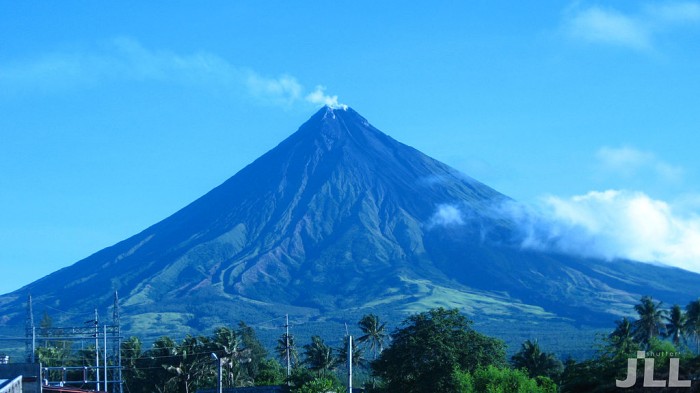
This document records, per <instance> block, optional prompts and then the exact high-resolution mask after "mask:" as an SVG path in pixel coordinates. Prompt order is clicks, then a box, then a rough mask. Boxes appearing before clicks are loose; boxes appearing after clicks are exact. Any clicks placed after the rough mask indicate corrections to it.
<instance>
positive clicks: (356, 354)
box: [336, 336, 369, 367]
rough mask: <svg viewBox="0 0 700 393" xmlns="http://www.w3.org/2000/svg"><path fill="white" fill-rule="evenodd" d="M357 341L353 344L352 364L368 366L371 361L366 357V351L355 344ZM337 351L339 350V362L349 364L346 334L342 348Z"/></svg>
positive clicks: (337, 350)
mask: <svg viewBox="0 0 700 393" xmlns="http://www.w3.org/2000/svg"><path fill="white" fill-rule="evenodd" d="M354 344H355V342H354V341H353V346H352V365H353V366H354V367H366V366H367V365H368V364H369V362H368V361H367V359H365V351H364V350H363V349H362V348H360V347H359V346H357V345H354ZM336 352H338V361H337V362H338V364H347V363H348V337H347V336H346V337H345V338H344V339H343V345H341V346H340V348H338V349H336Z"/></svg>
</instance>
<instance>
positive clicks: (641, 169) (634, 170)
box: [596, 146, 684, 182]
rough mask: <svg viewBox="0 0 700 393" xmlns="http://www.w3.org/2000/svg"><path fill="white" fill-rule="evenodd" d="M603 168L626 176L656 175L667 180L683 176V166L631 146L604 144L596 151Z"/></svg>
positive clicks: (673, 180)
mask: <svg viewBox="0 0 700 393" xmlns="http://www.w3.org/2000/svg"><path fill="white" fill-rule="evenodd" d="M596 158H597V159H598V163H599V166H600V168H601V169H602V170H604V171H606V172H608V173H611V174H615V175H620V176H624V177H632V176H638V175H640V174H644V175H645V176H649V175H651V176H654V177H656V178H658V179H660V180H663V181H666V182H678V181H680V180H681V179H682V177H683V172H684V170H683V168H682V167H680V166H676V165H672V164H669V163H667V162H665V161H663V160H662V159H660V158H658V157H657V156H656V155H655V154H654V153H652V152H648V151H642V150H638V149H635V148H633V147H630V146H622V147H609V146H603V147H601V148H600V149H598V152H597V153H596Z"/></svg>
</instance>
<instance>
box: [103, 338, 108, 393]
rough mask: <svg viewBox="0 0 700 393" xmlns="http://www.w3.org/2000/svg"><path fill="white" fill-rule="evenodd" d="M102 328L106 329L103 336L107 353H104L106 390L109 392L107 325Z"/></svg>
mask: <svg viewBox="0 0 700 393" xmlns="http://www.w3.org/2000/svg"><path fill="white" fill-rule="evenodd" d="M102 328H103V329H104V336H103V339H104V343H103V344H104V345H103V347H104V349H105V353H104V366H105V392H109V387H108V385H107V383H108V381H109V378H107V325H102Z"/></svg>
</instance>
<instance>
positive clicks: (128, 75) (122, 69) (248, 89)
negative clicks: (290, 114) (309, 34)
mask: <svg viewBox="0 0 700 393" xmlns="http://www.w3.org/2000/svg"><path fill="white" fill-rule="evenodd" d="M114 81H160V82H165V83H176V84H181V85H186V86H199V87H209V88H217V89H222V88H223V89H228V90H231V91H234V92H238V93H242V94H246V95H249V96H252V97H254V98H256V99H258V100H260V101H263V102H265V103H269V104H278V105H287V106H289V105H292V104H295V103H299V102H307V103H312V104H324V103H325V100H322V101H323V102H320V101H318V100H316V99H315V98H317V97H318V95H317V94H315V93H317V91H319V89H318V88H317V89H316V90H314V91H313V92H312V93H311V94H309V95H306V96H305V95H304V90H305V89H304V87H303V85H302V84H301V83H300V82H299V81H298V80H297V79H296V78H295V77H293V76H291V75H286V74H282V75H279V76H266V75H262V74H260V73H258V72H256V71H253V70H251V69H248V68H246V67H243V66H239V65H234V64H232V63H230V62H229V61H227V60H226V59H224V58H222V57H220V56H217V55H215V54H212V53H207V52H199V53H190V54H179V53H175V52H172V51H164V50H153V49H150V48H147V47H145V46H143V45H142V44H141V43H140V42H139V41H137V40H135V39H132V38H124V37H120V38H116V39H113V40H111V41H109V42H107V43H106V44H104V45H102V46H101V47H100V48H99V49H92V50H87V51H86V50H83V51H72V52H58V53H53V54H46V55H44V56H40V57H36V58H32V59H25V60H18V61H14V62H12V63H4V64H0V88H2V90H5V91H12V92H27V93H36V92H37V91H41V92H44V93H47V92H48V93H51V92H57V91H65V90H66V89H81V88H87V87H95V86H99V85H101V84H105V83H110V82H114ZM321 93H322V94H323V95H322V98H324V97H325V98H329V99H331V100H332V99H334V101H335V103H337V96H326V95H325V94H324V93H323V91H322V90H321Z"/></svg>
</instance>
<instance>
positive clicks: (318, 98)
mask: <svg viewBox="0 0 700 393" xmlns="http://www.w3.org/2000/svg"><path fill="white" fill-rule="evenodd" d="M306 101H308V102H310V103H312V104H315V105H328V106H330V107H331V108H340V109H347V108H348V106H347V105H345V104H340V103H338V96H330V95H326V87H325V86H321V85H319V86H316V89H315V90H314V91H312V92H311V93H309V95H307V96H306Z"/></svg>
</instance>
